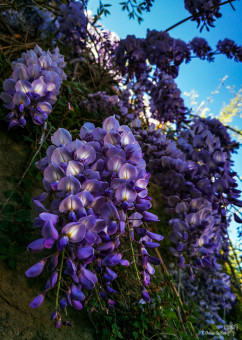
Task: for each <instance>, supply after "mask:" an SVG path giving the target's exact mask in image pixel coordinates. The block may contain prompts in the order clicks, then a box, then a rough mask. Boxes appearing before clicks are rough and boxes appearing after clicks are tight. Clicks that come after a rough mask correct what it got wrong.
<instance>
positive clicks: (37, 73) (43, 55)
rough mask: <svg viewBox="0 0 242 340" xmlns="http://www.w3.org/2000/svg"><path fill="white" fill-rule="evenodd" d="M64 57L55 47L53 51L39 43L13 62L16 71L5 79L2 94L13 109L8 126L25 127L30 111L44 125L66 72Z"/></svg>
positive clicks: (8, 105)
mask: <svg viewBox="0 0 242 340" xmlns="http://www.w3.org/2000/svg"><path fill="white" fill-rule="evenodd" d="M65 65H66V64H65V62H64V57H63V56H62V55H61V54H60V53H59V49H58V47H56V48H55V49H54V50H53V52H52V53H50V51H47V52H46V51H43V50H42V49H41V48H40V47H39V46H37V45H36V46H35V48H34V50H30V51H28V52H26V53H22V56H21V58H19V59H17V60H16V61H15V62H13V63H12V67H13V73H12V75H11V77H10V78H9V79H6V80H4V82H3V90H4V92H2V93H1V95H0V98H1V99H2V100H3V101H4V103H5V107H6V108H7V109H9V110H11V112H10V113H9V114H8V115H7V117H6V121H8V122H9V129H10V128H12V127H13V126H16V125H18V126H20V127H24V125H26V118H27V116H28V114H29V115H30V116H31V118H32V121H33V123H34V124H35V125H42V124H43V123H44V121H46V120H47V118H48V116H49V114H50V113H51V111H52V105H53V104H54V103H55V102H56V100H57V95H58V94H59V92H60V87H61V84H62V82H63V79H66V74H65V73H64V71H63V68H64V67H65Z"/></svg>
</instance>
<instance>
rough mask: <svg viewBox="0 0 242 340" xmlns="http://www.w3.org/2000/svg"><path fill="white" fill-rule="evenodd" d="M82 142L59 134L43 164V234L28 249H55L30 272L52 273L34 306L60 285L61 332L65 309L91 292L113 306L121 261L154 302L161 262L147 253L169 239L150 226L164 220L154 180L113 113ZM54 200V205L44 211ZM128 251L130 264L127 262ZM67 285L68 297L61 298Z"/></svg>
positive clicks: (84, 133)
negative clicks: (151, 191) (154, 200)
mask: <svg viewBox="0 0 242 340" xmlns="http://www.w3.org/2000/svg"><path fill="white" fill-rule="evenodd" d="M80 138H81V139H76V140H74V141H72V136H71V135H70V133H69V132H68V131H67V130H65V129H59V130H57V131H56V132H55V133H54V135H53V136H52V138H51V140H52V143H53V145H51V146H50V147H49V148H48V149H47V156H46V157H45V158H43V159H42V160H40V161H39V162H38V163H37V164H36V165H37V167H38V168H39V169H41V170H43V171H44V179H43V184H44V188H45V190H46V191H45V192H44V193H43V194H41V195H40V196H38V197H35V198H34V203H35V205H36V206H37V208H38V209H39V211H40V215H39V217H38V218H37V219H36V222H35V225H36V227H39V228H41V236H42V237H41V238H40V239H38V240H36V241H34V242H32V243H31V244H30V245H29V246H28V249H29V250H30V251H31V252H39V251H41V250H43V249H44V248H47V249H52V250H53V255H51V256H50V257H48V258H46V257H45V258H43V259H42V260H41V261H40V262H38V263H36V264H35V265H34V266H32V267H31V268H29V269H28V270H27V271H26V275H27V276H28V277H35V276H38V275H40V274H41V272H42V271H43V269H44V267H45V266H46V267H47V270H49V271H50V272H51V275H50V278H49V279H48V280H47V283H46V285H45V287H44V289H43V291H42V292H41V293H40V295H38V296H37V297H36V298H35V299H34V300H33V301H32V302H31V307H32V308H36V307H38V306H39V305H41V304H42V302H43V300H44V297H45V295H46V293H47V292H48V291H49V290H50V289H52V288H54V287H56V285H57V300H56V301H57V304H56V306H55V310H54V312H53V314H52V316H51V318H52V320H55V322H56V327H57V328H59V327H60V325H61V315H60V310H61V309H64V308H65V307H66V306H67V304H68V305H70V306H72V307H74V308H75V309H77V310H80V309H82V306H83V305H85V304H86V303H87V302H88V295H89V291H90V290H93V289H95V290H96V292H97V294H98V296H99V298H101V300H102V301H103V303H105V304H107V305H109V306H110V307H113V306H114V304H115V301H114V300H113V296H114V295H115V294H117V293H118V292H117V291H116V289H115V287H112V283H113V281H114V280H115V279H116V278H117V276H118V275H117V273H116V272H115V271H114V270H113V269H114V267H116V266H117V265H119V264H120V265H122V266H129V265H130V266H133V267H134V269H135V272H136V276H137V280H138V284H139V285H140V288H141V291H142V298H143V300H145V301H147V302H148V301H149V300H150V297H149V294H148V291H147V287H148V286H149V284H150V276H151V275H152V274H154V272H155V269H154V268H153V265H157V264H159V263H160V260H159V259H157V258H155V257H153V256H151V255H149V253H148V250H149V249H152V248H155V247H158V246H159V241H161V240H162V238H163V237H162V236H161V235H158V234H155V233H153V232H151V231H149V230H148V229H147V228H146V227H145V226H144V224H143V223H144V222H147V223H149V222H155V221H157V220H158V217H157V216H156V215H154V214H152V213H150V212H148V211H147V210H148V209H150V207H151V202H150V200H151V198H150V197H149V196H148V191H147V184H148V180H149V177H150V175H149V174H148V173H147V172H146V169H145V161H144V160H143V158H142V151H141V148H140V146H139V144H138V142H137V141H136V140H135V138H134V135H133V133H132V132H131V130H130V128H128V127H127V126H124V125H123V126H120V125H119V122H118V121H117V120H116V118H115V117H114V116H112V117H109V118H106V119H105V121H104V122H103V127H102V128H95V126H94V125H93V124H91V123H86V124H84V125H83V127H82V128H81V130H80ZM47 197H49V199H50V205H49V206H48V208H47V206H44V201H45V200H47ZM128 249H129V252H130V257H129V259H130V260H127V258H126V256H128V255H127V254H128V253H127V250H128ZM47 261H48V264H47ZM130 261H132V263H130ZM58 267H59V269H58ZM63 275H64V277H65V279H63V277H62V276H63ZM60 285H62V287H63V289H64V291H65V293H62V294H61V296H60V297H59V295H58V294H59V288H60ZM62 292H63V290H62Z"/></svg>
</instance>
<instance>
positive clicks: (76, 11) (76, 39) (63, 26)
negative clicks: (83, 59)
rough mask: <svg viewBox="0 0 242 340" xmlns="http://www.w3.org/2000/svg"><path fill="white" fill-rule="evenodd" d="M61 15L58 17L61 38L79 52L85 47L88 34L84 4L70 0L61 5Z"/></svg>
mask: <svg viewBox="0 0 242 340" xmlns="http://www.w3.org/2000/svg"><path fill="white" fill-rule="evenodd" d="M60 13H61V15H60V16H59V17H58V18H57V20H58V23H59V31H60V33H61V36H60V39H61V40H62V41H63V42H64V43H65V44H66V45H67V46H70V47H73V48H74V51H75V52H77V53H78V54H80V53H81V51H82V49H83V48H84V47H85V40H86V34H87V19H86V16H85V13H84V6H83V4H82V3H81V2H79V1H70V2H69V3H68V4H66V5H65V4H62V5H61V6H60Z"/></svg>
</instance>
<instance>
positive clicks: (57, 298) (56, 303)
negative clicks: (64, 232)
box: [55, 248, 65, 310]
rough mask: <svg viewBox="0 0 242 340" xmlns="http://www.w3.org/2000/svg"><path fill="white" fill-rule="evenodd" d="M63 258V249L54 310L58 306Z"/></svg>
mask: <svg viewBox="0 0 242 340" xmlns="http://www.w3.org/2000/svg"><path fill="white" fill-rule="evenodd" d="M64 257H65V248H64V249H63V250H62V255H61V264H60V272H59V276H58V282H57V291H56V299H55V309H56V310H57V309H58V305H59V292H60V284H61V275H62V269H63V263H64Z"/></svg>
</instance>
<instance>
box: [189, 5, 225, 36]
mask: <svg viewBox="0 0 242 340" xmlns="http://www.w3.org/2000/svg"><path fill="white" fill-rule="evenodd" d="M220 4H221V0H185V8H186V9H187V10H188V11H189V12H190V13H191V14H192V15H193V20H195V21H197V23H198V26H200V23H201V22H202V26H201V28H200V31H202V29H203V28H204V27H206V29H207V30H209V26H210V27H214V21H215V20H216V18H220V17H221V16H222V14H221V13H220V11H219V10H220V7H219V5H220Z"/></svg>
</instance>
